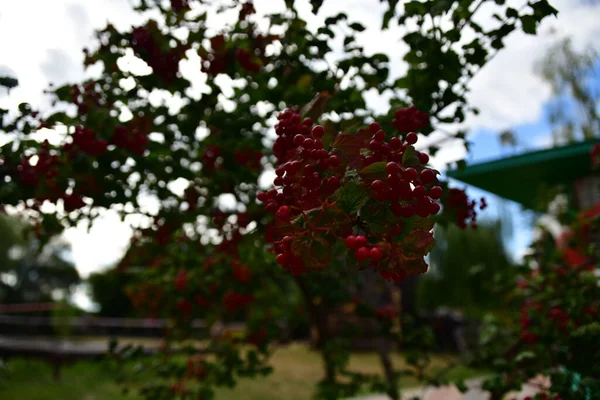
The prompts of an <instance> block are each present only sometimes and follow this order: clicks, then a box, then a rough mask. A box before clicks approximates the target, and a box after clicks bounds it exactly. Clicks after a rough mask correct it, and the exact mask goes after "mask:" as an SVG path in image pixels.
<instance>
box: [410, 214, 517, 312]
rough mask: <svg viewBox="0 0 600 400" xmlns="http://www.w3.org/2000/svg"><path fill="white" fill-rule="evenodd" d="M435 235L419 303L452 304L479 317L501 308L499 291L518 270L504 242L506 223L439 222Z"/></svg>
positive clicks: (427, 305)
mask: <svg viewBox="0 0 600 400" xmlns="http://www.w3.org/2000/svg"><path fill="white" fill-rule="evenodd" d="M435 238H436V246H435V247H434V248H433V250H432V251H431V253H430V255H429V263H430V264H429V265H430V271H429V273H428V274H427V275H424V276H422V277H421V278H420V284H419V306H420V307H422V308H425V309H427V310H433V309H435V308H437V307H442V306H445V307H451V308H453V309H458V310H461V311H463V312H464V313H465V314H466V315H468V316H471V317H477V318H481V317H482V316H483V315H484V314H485V313H486V312H489V311H500V309H501V306H502V299H501V297H500V296H498V295H497V293H496V292H499V290H500V287H501V284H502V282H511V281H512V280H514V276H515V274H516V273H517V271H516V268H515V267H514V265H513V262H514V260H511V258H510V257H509V255H508V254H507V251H506V248H505V245H504V239H503V229H502V222H501V221H500V220H498V221H482V222H481V223H480V224H479V225H478V227H477V230H462V229H459V228H457V227H456V226H452V225H450V226H448V227H445V228H444V227H441V226H439V225H438V226H437V227H436V230H435Z"/></svg>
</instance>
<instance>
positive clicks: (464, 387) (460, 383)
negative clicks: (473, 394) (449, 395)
mask: <svg viewBox="0 0 600 400" xmlns="http://www.w3.org/2000/svg"><path fill="white" fill-rule="evenodd" d="M453 383H454V386H456V388H457V389H458V390H459V391H460V392H461V393H466V392H467V391H468V390H469V387H468V386H467V385H466V384H465V381H464V380H462V379H460V380H456V381H454V382H453Z"/></svg>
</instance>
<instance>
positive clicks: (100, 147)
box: [63, 126, 108, 158]
mask: <svg viewBox="0 0 600 400" xmlns="http://www.w3.org/2000/svg"><path fill="white" fill-rule="evenodd" d="M107 146H108V143H107V142H106V140H104V139H97V138H96V132H94V131H93V130H91V129H90V128H87V127H84V126H78V127H76V128H75V132H74V133H73V142H72V143H67V144H65V145H64V146H63V149H64V150H65V151H66V152H68V153H69V154H70V156H71V158H73V157H74V156H75V154H76V153H78V152H84V153H87V154H88V155H90V156H96V157H97V156H100V155H101V154H102V153H104V151H105V150H106V147H107Z"/></svg>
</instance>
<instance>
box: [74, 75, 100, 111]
mask: <svg viewBox="0 0 600 400" xmlns="http://www.w3.org/2000/svg"><path fill="white" fill-rule="evenodd" d="M102 101H103V99H102V95H101V92H98V91H96V87H95V83H94V82H88V83H86V84H85V85H83V89H82V88H81V87H79V86H78V85H74V86H73V88H72V90H71V102H72V103H73V104H75V105H76V106H77V110H78V112H79V115H85V114H87V112H88V110H90V109H93V108H94V107H97V106H100V105H102Z"/></svg>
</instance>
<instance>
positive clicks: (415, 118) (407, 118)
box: [392, 106, 429, 133]
mask: <svg viewBox="0 0 600 400" xmlns="http://www.w3.org/2000/svg"><path fill="white" fill-rule="evenodd" d="M394 117H395V118H394V119H393V120H392V125H393V126H394V128H396V130H398V132H399V133H407V132H414V131H419V130H421V129H423V128H425V127H427V125H429V115H428V114H427V113H424V112H423V111H421V110H419V109H418V108H416V107H414V106H412V107H408V108H401V109H399V110H397V111H396V113H395V114H394Z"/></svg>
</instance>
